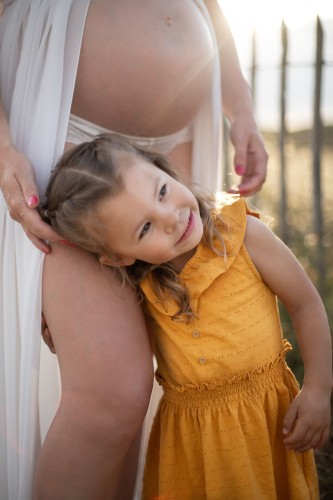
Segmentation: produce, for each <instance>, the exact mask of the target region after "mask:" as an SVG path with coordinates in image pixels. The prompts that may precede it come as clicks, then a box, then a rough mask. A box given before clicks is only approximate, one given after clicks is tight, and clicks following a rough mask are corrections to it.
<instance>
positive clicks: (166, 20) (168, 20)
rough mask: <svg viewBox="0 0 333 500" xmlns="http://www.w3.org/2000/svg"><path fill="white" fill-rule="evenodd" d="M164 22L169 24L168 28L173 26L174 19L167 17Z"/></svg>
mask: <svg viewBox="0 0 333 500" xmlns="http://www.w3.org/2000/svg"><path fill="white" fill-rule="evenodd" d="M164 20H165V22H166V24H167V25H168V26H171V25H172V17H171V16H167V17H165V18H164Z"/></svg>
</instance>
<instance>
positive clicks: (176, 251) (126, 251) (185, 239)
mask: <svg viewBox="0 0 333 500" xmlns="http://www.w3.org/2000/svg"><path fill="white" fill-rule="evenodd" d="M122 178H123V182H124V188H123V189H122V190H121V191H120V192H119V193H118V194H116V195H114V196H112V197H110V198H109V199H107V200H105V201H103V202H101V204H100V205H99V208H98V213H97V217H98V221H99V223H100V224H101V230H102V231H103V230H104V231H105V238H106V243H107V245H108V246H109V248H110V250H111V251H112V252H113V253H114V254H115V255H116V256H118V257H119V258H120V259H121V260H120V262H119V261H116V262H115V261H114V260H111V259H110V258H109V257H107V256H106V255H104V256H102V257H101V258H100V261H101V262H102V263H103V264H109V265H115V264H116V265H119V264H120V265H131V264H133V263H134V262H135V260H142V261H145V262H148V263H150V264H161V263H164V262H172V263H173V264H174V265H175V267H176V269H178V270H180V269H181V268H182V267H183V266H184V264H185V263H186V262H187V260H188V259H189V258H190V257H191V256H192V255H193V253H194V252H195V248H196V246H197V245H198V243H199V242H200V240H201V238H202V234H203V226H202V221H201V218H200V213H199V207H198V203H197V200H196V199H195V196H194V195H193V193H192V192H191V191H190V190H189V189H188V188H187V187H186V186H184V185H183V184H181V183H179V182H178V181H176V180H175V179H173V178H172V177H170V176H169V175H168V174H166V173H165V172H163V170H160V169H159V168H158V167H156V166H154V165H152V164H151V163H149V162H147V161H146V160H144V159H138V158H135V159H134V160H133V159H132V161H131V162H130V164H129V165H126V166H125V167H124V168H123V172H122Z"/></svg>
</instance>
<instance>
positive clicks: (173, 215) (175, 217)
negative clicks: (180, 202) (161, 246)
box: [165, 210, 179, 234]
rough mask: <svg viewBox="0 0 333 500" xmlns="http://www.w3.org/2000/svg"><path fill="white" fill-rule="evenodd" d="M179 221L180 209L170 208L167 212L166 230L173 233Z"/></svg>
mask: <svg viewBox="0 0 333 500" xmlns="http://www.w3.org/2000/svg"><path fill="white" fill-rule="evenodd" d="M178 221H179V210H170V211H168V212H167V213H166V214H165V231H166V233H167V234H171V233H172V232H173V231H174V229H175V227H176V226H177V224H178Z"/></svg>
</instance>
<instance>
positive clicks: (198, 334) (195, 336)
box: [192, 330, 200, 338]
mask: <svg viewBox="0 0 333 500" xmlns="http://www.w3.org/2000/svg"><path fill="white" fill-rule="evenodd" d="M192 337H194V338H198V337H200V332H198V330H194V332H192Z"/></svg>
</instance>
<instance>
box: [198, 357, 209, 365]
mask: <svg viewBox="0 0 333 500" xmlns="http://www.w3.org/2000/svg"><path fill="white" fill-rule="evenodd" d="M206 361H207V359H206V358H205V356H201V357H200V358H199V363H200V364H201V365H204V364H205V363H206Z"/></svg>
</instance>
